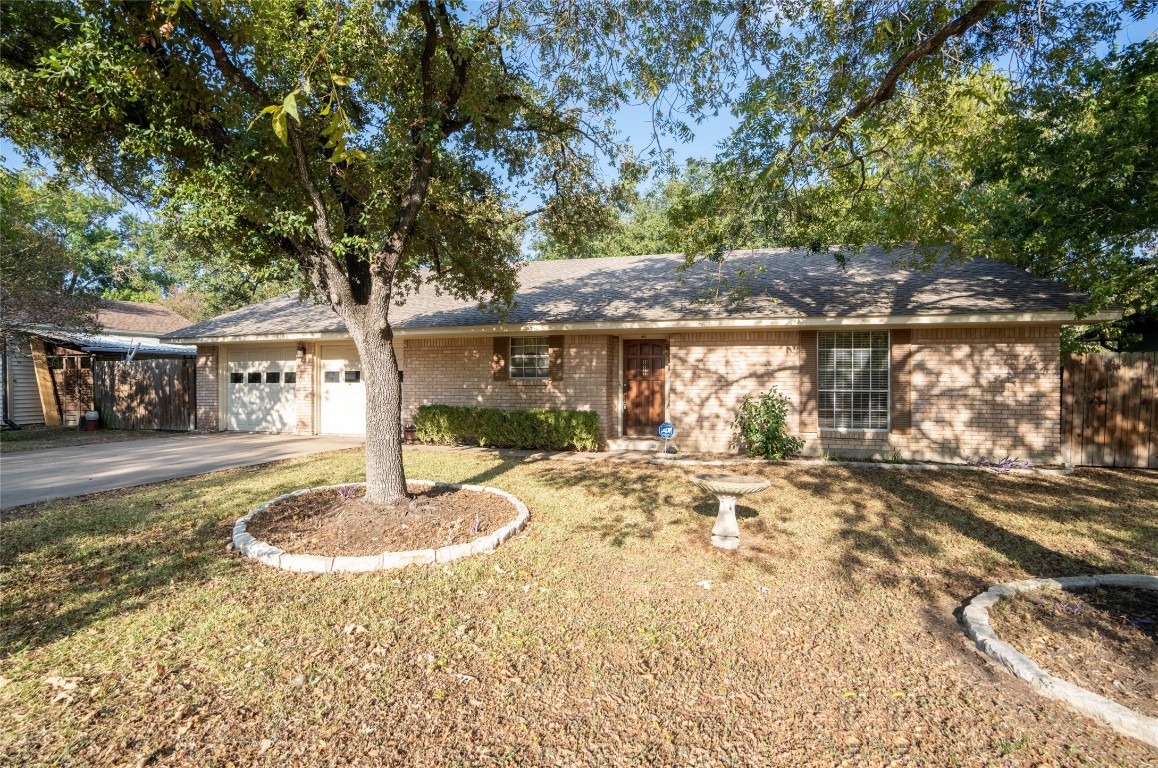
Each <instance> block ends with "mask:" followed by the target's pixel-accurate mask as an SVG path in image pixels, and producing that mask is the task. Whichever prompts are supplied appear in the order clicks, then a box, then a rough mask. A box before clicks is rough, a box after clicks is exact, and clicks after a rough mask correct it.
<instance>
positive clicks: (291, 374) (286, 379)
mask: <svg viewBox="0 0 1158 768" xmlns="http://www.w3.org/2000/svg"><path fill="white" fill-rule="evenodd" d="M281 380H282V383H283V384H297V383H298V374H297V371H286V372H285V374H284V375H283V376H282V379H281Z"/></svg>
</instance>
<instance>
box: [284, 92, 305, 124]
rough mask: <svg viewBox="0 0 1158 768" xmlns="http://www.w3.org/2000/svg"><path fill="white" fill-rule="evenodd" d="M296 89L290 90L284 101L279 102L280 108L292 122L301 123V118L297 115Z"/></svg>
mask: <svg viewBox="0 0 1158 768" xmlns="http://www.w3.org/2000/svg"><path fill="white" fill-rule="evenodd" d="M295 94H297V91H293V92H291V93H290V94H289V95H288V96H286V97H285V101H283V102H282V103H281V107H282V109H283V110H284V111H285V112H286V113H288V114H289V116H290V117H292V118H293V119H294V122H295V123H297V124H298V125H301V123H302V119H301V118H300V117H299V116H298V100H297V98H296V96H295Z"/></svg>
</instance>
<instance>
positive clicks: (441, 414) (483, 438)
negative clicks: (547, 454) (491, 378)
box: [414, 405, 600, 451]
mask: <svg viewBox="0 0 1158 768" xmlns="http://www.w3.org/2000/svg"><path fill="white" fill-rule="evenodd" d="M414 427H415V429H416V430H417V431H418V439H419V440H421V441H422V442H424V443H438V444H441V445H457V444H462V443H467V444H472V445H481V446H486V447H493V448H530V449H535V450H552V451H561V450H570V449H573V450H577V451H596V450H599V443H600V439H599V414H597V413H594V412H592V411H565V410H553V409H551V410H548V409H541V408H534V409H531V410H525V411H504V410H502V409H501V408H468V407H465V406H458V405H422V406H419V407H418V413H416V414H415V416H414Z"/></svg>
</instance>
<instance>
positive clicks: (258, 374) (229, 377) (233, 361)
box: [225, 346, 297, 432]
mask: <svg viewBox="0 0 1158 768" xmlns="http://www.w3.org/2000/svg"><path fill="white" fill-rule="evenodd" d="M226 367H227V373H226V387H227V389H226V392H227V394H226V419H225V428H226V429H228V430H231V431H237V432H292V431H293V429H294V427H295V420H296V419H295V408H294V389H295V386H296V381H297V358H296V349H295V348H294V347H292V346H287V347H255V348H249V349H236V350H230V351H229V358H228V363H227V365H226Z"/></svg>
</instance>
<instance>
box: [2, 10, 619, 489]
mask: <svg viewBox="0 0 1158 768" xmlns="http://www.w3.org/2000/svg"><path fill="white" fill-rule="evenodd" d="M3 13H4V18H3V19H2V21H3V25H2V26H3V30H4V32H3V38H2V40H0V58H2V70H0V90H2V91H3V95H2V96H0V110H2V111H3V113H4V114H5V115H9V116H11V117H10V118H9V119H7V120H5V121H4V122H3V124H2V126H3V128H2V130H3V133H4V135H6V136H7V137H9V138H10V139H11V140H12V141H14V142H15V143H16V144H17V145H18V146H20V147H21V148H22V149H24V150H25V151H26V152H28V153H30V154H34V155H35V154H37V153H43V154H45V155H47V156H48V157H50V158H51V160H52V162H53V163H55V164H56V165H57V166H58V167H61V168H71V169H77V170H79V171H83V172H85V173H88V174H91V175H93V176H95V177H97V178H99V179H100V180H101V181H103V182H104V183H106V184H108V185H109V186H111V187H112V188H114V189H116V190H117V191H119V192H120V193H121V194H122V195H123V196H125V197H127V198H128V199H130V200H134V201H137V202H139V203H141V204H143V205H147V206H150V207H152V208H154V209H156V210H159V211H160V212H161V215H164V216H166V217H168V218H169V219H170V220H172V221H173V222H175V223H177V224H178V225H179V226H180V227H181V229H182V231H183V232H184V233H185V235H187V236H191V237H197V238H200V239H201V240H202V242H205V243H208V244H210V245H212V246H213V247H217V248H220V249H222V251H224V252H227V253H229V254H231V255H232V256H231V258H235V259H238V260H242V261H245V262H246V263H247V264H253V263H257V264H261V263H275V262H277V261H279V260H286V259H288V260H291V261H292V262H293V263H295V264H297V265H298V267H299V269H300V271H301V273H302V274H303V276H304V277H305V278H306V280H307V282H308V287H309V290H310V291H311V292H312V293H314V294H315V295H316V296H318V297H320V299H321V300H323V301H325V302H328V303H329V305H330V306H332V307H333V309H334V311H335V312H336V313H337V314H338V316H339V317H341V319H342V320H343V321H344V323H345V325H346V327H347V328H348V329H349V332H350V335H351V336H352V338H353V340H354V343H355V345H356V346H357V348H358V352H359V355H360V356H361V361H362V370H363V376H364V380H365V382H366V413H367V423H366V476H367V500H368V501H370V502H374V503H381V504H392V503H396V502H398V501H399V500H401V499H402V498H404V497H405V495H406V485H405V477H404V474H403V468H402V453H401V446H400V434H399V433H400V429H399V427H400V409H401V393H400V389H401V388H400V384H399V380H398V367H397V361H396V360H395V355H394V350H393V346H392V340H393V330H392V328H391V323H390V310H391V307H393V306H395V305H396V304H397V303H399V302H401V301H403V300H404V299H405V296H406V294H407V293H409V292H411V291H413V290H414V289H415V288H416V287H417V286H418V285H419V284H420V283H423V282H433V283H435V284H436V286H437V288H438V289H439V290H442V291H446V292H449V293H451V294H453V295H456V296H459V297H462V298H469V299H477V300H479V301H481V302H484V303H488V304H491V305H493V306H496V307H501V306H502V305H503V304H504V303H505V302H508V301H509V300H510V299H511V297H512V295H513V292H514V288H515V284H516V279H517V272H518V269H517V263H518V257H519V253H520V247H521V239H522V234H523V226H524V222H525V220H526V219H527V218H528V217H529V216H531V215H536V216H538V217H539V219H540V226H542V227H543V228H544V230H545V231H550V232H556V233H559V236H560V237H564V239H565V237H566V236H568V235H573V236H576V237H577V236H580V235H581V234H582V233H583V231H584V230H585V228H589V227H591V226H594V225H597V224H599V223H600V222H601V221H603V220H604V218H605V217H604V214H603V213H602V212H603V211H604V210H605V209H606V204H605V203H606V196H607V194H609V193H610V190H609V189H608V188H607V186H606V185H604V184H602V183H601V179H600V169H602V168H606V167H607V157H605V156H602V157H601V156H600V154H599V153H601V152H608V153H612V154H613V156H614V152H615V147H614V145H613V143H612V141H611V140H610V137H609V134H608V132H607V131H606V129H605V128H603V127H600V126H597V125H594V124H592V122H591V121H589V120H587V119H586V118H585V115H584V113H583V112H581V111H580V110H579V109H578V108H577V106H576V103H575V102H573V101H570V100H569V99H568V95H567V93H566V92H565V91H564V90H561V89H559V88H557V87H554V86H552V84H551V82H550V81H547V80H543V79H542V78H541V77H539V76H538V75H539V73H538V71H537V70H536V69H535V64H534V58H533V53H534V51H533V47H532V46H530V44H529V42H528V38H527V37H526V34H525V33H526V32H527V28H526V25H525V19H524V18H522V17H520V16H518V15H515V14H513V13H512V12H510V11H508V10H506V9H504V7H503V5H502V4H501V3H500V4H496V5H494V6H490V7H486V8H481V9H480V8H478V7H477V6H469V7H468V6H466V5H465V4H463V3H455V2H445V1H444V0H404V1H402V2H388V1H385V2H372V1H371V0H352V1H350V2H334V0H263V2H260V3H241V2H238V3H229V2H191V1H190V0H176V2H169V3H158V2H153V3H137V2H113V3H106V2H104V1H103V0H100V1H94V2H61V3H23V4H5V5H4V6H3Z"/></svg>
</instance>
